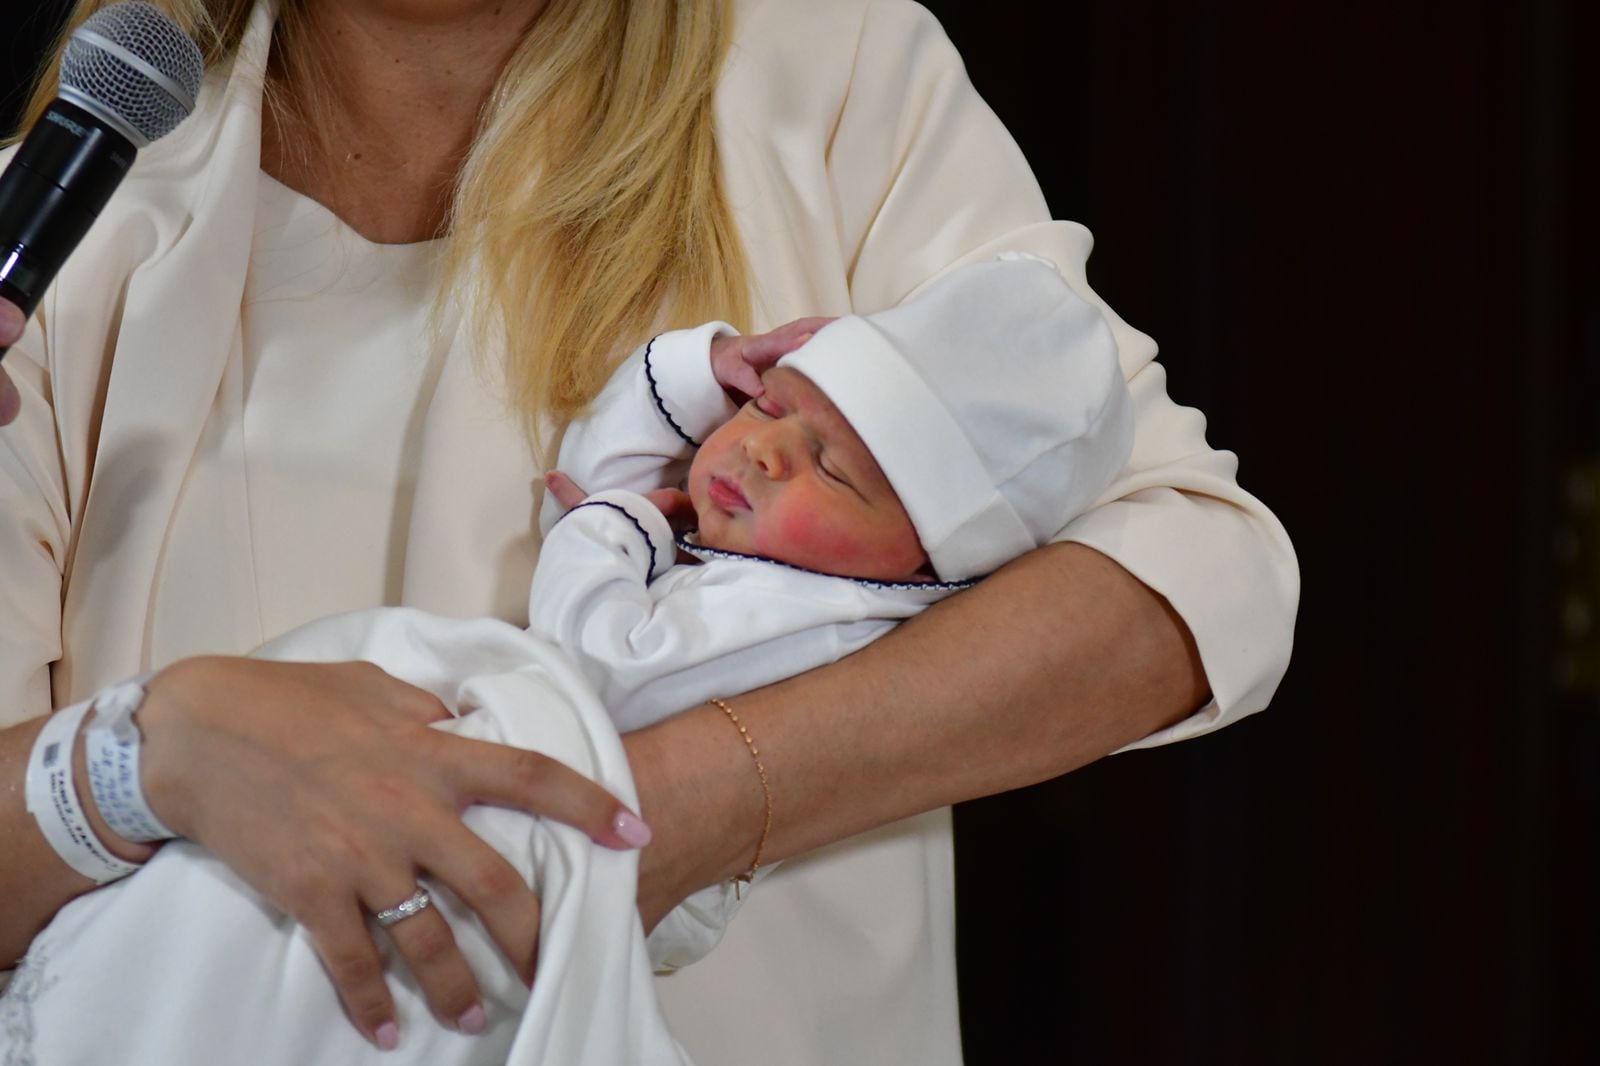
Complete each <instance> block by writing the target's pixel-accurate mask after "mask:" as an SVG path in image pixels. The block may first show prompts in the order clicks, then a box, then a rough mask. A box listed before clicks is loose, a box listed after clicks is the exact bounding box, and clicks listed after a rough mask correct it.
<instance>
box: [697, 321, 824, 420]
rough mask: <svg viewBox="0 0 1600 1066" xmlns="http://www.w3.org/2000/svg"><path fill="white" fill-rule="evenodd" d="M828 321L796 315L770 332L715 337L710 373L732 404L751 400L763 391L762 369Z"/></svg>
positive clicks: (802, 342) (712, 345) (805, 339)
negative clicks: (793, 318)
mask: <svg viewBox="0 0 1600 1066" xmlns="http://www.w3.org/2000/svg"><path fill="white" fill-rule="evenodd" d="M832 321H833V319H831V318H797V319H795V320H794V321H793V322H790V323H788V324H786V325H782V326H779V327H778V328H777V329H775V330H772V331H771V332H770V333H757V334H755V335H754V336H750V337H728V336H721V337H717V338H716V339H715V340H713V341H712V342H711V373H712V374H713V375H715V376H716V379H717V384H719V385H721V386H722V387H723V388H724V389H726V390H728V394H729V395H730V396H732V397H733V399H734V401H735V402H736V403H744V402H745V401H746V400H752V399H755V398H756V397H757V396H760V395H761V393H762V392H763V391H765V390H763V389H762V387H761V374H762V372H763V371H766V370H769V369H771V367H772V365H773V364H774V363H776V362H777V361H778V360H779V359H781V358H783V357H784V356H786V355H788V354H789V353H790V352H792V351H794V350H795V349H796V348H798V347H800V346H801V345H802V344H804V343H805V342H806V341H808V340H810V339H811V335H812V334H813V333H815V332H816V331H817V330H819V329H821V328H822V327H823V326H826V325H827V324H828V323H829V322H832Z"/></svg>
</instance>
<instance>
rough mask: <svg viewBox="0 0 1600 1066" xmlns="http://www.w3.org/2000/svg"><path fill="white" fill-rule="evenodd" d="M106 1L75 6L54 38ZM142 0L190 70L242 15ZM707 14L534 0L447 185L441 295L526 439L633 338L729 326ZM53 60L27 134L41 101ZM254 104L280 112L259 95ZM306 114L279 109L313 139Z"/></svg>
mask: <svg viewBox="0 0 1600 1066" xmlns="http://www.w3.org/2000/svg"><path fill="white" fill-rule="evenodd" d="M110 2H112V0H78V3H77V6H76V8H75V9H74V11H73V14H72V17H71V18H70V19H69V21H68V26H67V30H68V31H69V32H70V30H71V29H72V28H74V27H76V26H77V25H78V24H80V23H81V22H82V21H83V20H84V19H86V18H88V17H89V16H90V15H91V14H93V13H94V12H95V11H97V10H99V9H100V8H102V7H104V6H106V5H107V4H108V3H110ZM154 2H156V3H157V5H158V6H160V7H161V8H162V9H164V10H165V11H166V12H167V13H168V14H170V15H172V16H173V18H174V19H175V20H176V21H177V22H178V23H179V25H181V26H183V27H184V28H185V29H186V30H187V31H188V32H189V33H190V34H191V35H192V36H193V37H194V39H195V41H196V42H197V43H198V44H199V45H200V47H201V50H202V51H203V52H204V53H205V55H206V62H207V65H208V66H210V65H212V64H214V63H217V62H220V61H224V60H227V59H230V58H231V57H232V56H233V55H234V54H235V53H236V52H237V50H238V47H239V41H240V38H241V37H242V35H243V32H244V27H245V24H246V23H247V21H248V20H249V16H250V11H251V9H252V8H253V7H254V4H255V0H154ZM305 2H306V0H282V3H281V12H280V19H279V24H278V27H277V29H276V31H275V37H274V59H275V62H274V68H273V69H274V71H275V72H276V73H278V74H280V75H282V74H285V73H286V72H293V71H298V70H303V69H305V68H304V67H301V66H299V65H298V64H301V63H311V62H314V60H312V59H311V58H309V51H308V50H306V51H302V50H301V49H300V48H299V46H298V44H297V43H296V36H297V34H298V32H299V27H300V25H301V19H302V18H303V12H302V10H301V5H302V4H303V3H305ZM727 7H728V4H727V0H550V3H549V6H548V7H547V8H546V9H545V10H544V11H543V12H542V13H541V14H540V16H539V18H538V19H537V20H536V21H535V23H534V25H533V28H532V29H531V30H530V31H529V33H528V34H527V36H526V38H525V39H524V40H523V41H522V43H521V44H520V45H519V46H518V47H517V49H516V50H515V51H514V52H513V53H512V56H511V58H510V60H509V61H508V62H507V64H506V68H505V70H504V71H503V72H502V74H501V76H500V79H499V81H498V83H497V84H496V86H495V88H494V90H493V92H492V93H491V94H490V98H489V100H488V101H487V102H486V104H485V106H484V108H483V111H482V113H481V115H480V118H479V126H478V130H477V136H476V138H475V140H474V142H473V146H472V148H471V150H470V152H469V153H468V155H467V158H466V160H465V162H464V163H463V165H462V167H461V171H460V175H459V177H458V179H457V182H456V188H455V190H454V198H453V203H452V208H451V218H450V229H449V232H448V234H447V235H446V244H445V253H444V256H445V272H444V280H443V283H442V285H441V292H446V293H450V292H454V293H458V294H465V295H464V298H463V300H462V303H463V308H464V311H465V313H466V315H467V321H468V328H469V329H470V331H471V334H470V335H471V336H472V337H473V338H474V339H475V340H476V341H477V342H478V347H479V349H480V350H482V351H499V350H503V351H504V352H505V353H506V365H505V376H506V384H507V394H506V398H507V401H508V403H509V404H510V405H511V406H513V407H514V408H515V409H516V410H517V411H518V412H519V413H520V414H521V415H522V417H523V418H524V419H525V424H526V426H527V428H528V430H529V435H530V439H532V440H534V441H535V443H536V445H537V444H539V443H541V442H542V441H545V440H549V439H551V438H550V437H547V436H546V434H549V433H552V432H559V430H560V429H561V428H562V427H563V426H564V425H565V424H566V423H567V422H568V421H570V420H571V419H572V418H573V417H574V416H575V415H577V414H579V413H581V412H582V411H583V410H584V408H585V407H587V405H588V404H589V403H590V402H591V401H592V400H593V399H594V397H595V395H596V394H598V392H599V391H600V388H601V386H602V385H603V384H604V383H605V381H606V379H607V378H608V377H609V376H610V374H611V372H612V371H613V370H614V369H615V368H616V365H617V363H618V362H620V361H621V360H622V359H623V358H624V357H625V356H626V354H627V352H628V350H629V349H630V348H631V347H633V346H634V345H635V344H637V343H638V342H639V341H641V340H642V339H643V338H644V336H645V335H646V334H647V333H648V332H649V331H651V330H652V329H655V328H662V327H671V326H677V325H687V324H690V323H693V322H698V321H704V320H706V319H709V318H723V319H726V320H728V321H730V322H732V323H734V324H735V325H737V326H740V327H745V326H748V324H749V321H748V320H749V317H750V304H751V294H750V275H749V267H748V263H747V261H746V258H745V255H744V249H743V246H742V244H741V243H740V240H739V235H738V231H737V229H736V227H735V225H734V222H733V215H732V212H731V211H730V210H729V207H728V204H727V201H726V199H725V197H724V195H723V190H722V183H721V175H720V170H719V166H718V155H717V146H716V139H715V130H714V123H713V113H712V96H713V93H714V91H715V88H716V84H717V78H718V75H719V73H720V70H721V66H722V61H723V58H724V56H725V54H726V51H727V47H728V38H729V32H730V26H729V22H730V20H729V15H728V10H727ZM62 40H63V44H64V42H65V37H63V39H62ZM60 51H61V49H60V48H57V49H56V54H55V56H54V57H53V58H52V60H51V61H50V64H49V66H48V67H47V68H46V71H45V75H44V78H43V80H42V81H41V83H40V87H39V89H38V90H37V91H36V93H35V96H34V99H33V102H32V106H31V108H30V116H29V125H31V122H32V120H33V119H36V118H37V116H38V114H39V112H41V111H42V110H43V109H44V107H45V106H46V105H47V104H48V103H49V101H50V100H51V99H52V98H53V97H54V86H55V81H56V77H55V71H56V68H57V66H58V65H59V62H60ZM300 83H301V84H306V85H313V86H314V85H317V84H319V82H318V81H317V80H316V79H304V80H302V81H301V82H300ZM268 102H269V105H270V106H273V107H281V106H284V105H283V104H282V102H281V100H280V99H279V98H278V97H277V96H276V95H275V94H273V93H271V92H269V95H268ZM322 106H324V105H323V104H322V103H321V102H319V101H317V100H315V99H311V100H309V101H306V102H305V104H304V106H296V111H297V114H298V116H299V117H300V118H301V119H302V120H304V122H305V123H306V124H308V125H309V126H310V128H312V129H316V128H317V126H318V123H317V115H318V114H319V113H320V112H319V108H320V107H322ZM25 128H26V127H25ZM302 128H304V127H302ZM313 147H314V146H313ZM308 150H310V149H308Z"/></svg>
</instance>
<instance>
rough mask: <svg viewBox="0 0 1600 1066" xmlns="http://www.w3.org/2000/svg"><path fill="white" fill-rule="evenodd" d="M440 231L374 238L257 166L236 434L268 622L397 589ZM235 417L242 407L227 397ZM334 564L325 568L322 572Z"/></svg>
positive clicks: (430, 363)
mask: <svg viewBox="0 0 1600 1066" xmlns="http://www.w3.org/2000/svg"><path fill="white" fill-rule="evenodd" d="M437 245H438V242H434V241H427V242H423V243H419V244H374V243H372V242H371V241H369V240H367V239H366V238H364V237H362V236H361V235H360V234H358V233H356V232H355V230H353V229H351V228H350V227H349V226H347V225H346V224H345V223H344V222H342V221H340V220H339V218H338V217H337V216H335V215H334V214H333V213H332V212H331V211H329V210H328V209H327V208H325V207H323V206H322V205H321V204H319V203H317V202H316V201H314V200H311V199H310V198H308V197H306V196H303V195H301V194H300V193H297V192H295V191H294V190H292V189H290V188H288V187H287V186H285V185H282V184H280V183H279V182H277V181H276V180H274V179H273V178H272V177H270V176H269V175H267V174H265V173H263V174H262V175H261V181H260V183H259V191H258V194H257V207H256V227H255V242H254V245H253V247H252V248H251V251H250V273H249V276H248V278H247V279H246V282H245V292H244V313H243V339H244V408H243V412H242V417H243V423H242V425H239V424H229V425H225V426H218V427H217V428H218V430H219V431H220V432H223V433H228V434H232V433H241V432H242V433H243V443H244V459H245V477H246V495H247V497H248V502H249V511H250V544H251V548H252V553H253V558H254V561H255V573H256V596H257V599H258V604H259V610H260V614H261V629H262V633H263V635H264V636H266V637H268V638H270V637H273V636H276V635H277V634H279V633H282V632H284V631H285V630H288V629H290V628H292V627H294V626H296V625H299V624H301V623H302V622H304V621H306V620H307V619H310V618H319V617H322V616H324V615H330V614H334V613H337V612H339V611H346V610H351V609H353V608H357V607H367V606H370V605H372V604H374V603H396V602H398V601H399V592H400V581H401V578H402V564H403V562H404V559H405V555H404V531H405V526H404V523H405V521H406V519H407V517H408V516H409V513H410V510H411V500H412V495H413V492H414V489H415V486H416V453H417V449H418V448H419V447H420V439H419V429H420V420H419V419H418V417H417V412H419V411H420V410H422V409H423V408H425V407H426V406H427V404H428V402H429V400H430V399H431V398H432V396H433V391H434V385H435V383H436V382H437V380H438V375H439V366H440V359H439V352H438V351H437V350H436V348H435V346H434V345H432V344H430V343H429V336H430V335H429V330H428V325H429V322H428V317H429V306H430V301H431V300H432V295H433V291H434V284H435V282H436V280H437V275H438V264H437V261H436V258H435V255H434V252H435V250H436V248H437ZM220 417H221V418H222V419H224V420H226V421H228V422H230V423H232V422H233V421H234V419H235V418H237V417H238V412H237V411H228V410H225V411H222V412H220ZM328 572H333V573H337V574H339V575H340V580H338V581H329V580H327V579H326V576H325V575H326V573H328Z"/></svg>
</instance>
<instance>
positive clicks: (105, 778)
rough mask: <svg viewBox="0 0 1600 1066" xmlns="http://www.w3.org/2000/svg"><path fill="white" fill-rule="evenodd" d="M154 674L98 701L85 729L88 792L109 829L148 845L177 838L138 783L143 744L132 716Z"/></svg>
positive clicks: (112, 690) (116, 688)
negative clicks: (151, 807) (159, 816)
mask: <svg viewBox="0 0 1600 1066" xmlns="http://www.w3.org/2000/svg"><path fill="white" fill-rule="evenodd" d="M149 678H150V675H149V674H146V675H145V676H144V677H140V678H136V679H134V680H132V681H124V682H123V683H122V684H120V685H113V686H112V687H111V688H108V689H105V690H103V691H102V692H101V693H100V694H99V695H98V696H96V697H95V698H94V709H95V716H94V718H93V720H91V721H90V723H89V726H88V728H87V729H85V730H84V734H83V743H84V755H85V759H84V762H85V763H86V764H87V766H88V769H89V792H90V794H91V795H93V796H94V805H95V807H97V808H98V809H99V811H100V817H101V818H104V819H105V823H106V825H107V826H108V827H109V828H110V830H111V831H112V832H113V833H115V834H117V836H119V837H121V838H122V839H124V840H131V841H134V842H135V843H149V842H150V841H153V840H171V839H172V838H173V837H175V836H177V835H178V834H177V833H175V832H173V831H172V830H171V829H169V828H167V826H166V824H165V823H164V822H162V821H161V819H160V818H158V817H157V816H156V812H155V811H153V810H151V809H150V804H149V803H148V802H147V801H146V800H145V798H144V789H143V787H142V786H141V785H140V781H139V746H140V741H141V740H142V739H143V738H142V737H141V736H140V734H139V726H138V724H137V723H135V722H134V720H133V716H134V713H135V712H137V711H138V710H139V706H140V704H142V703H144V697H145V688H144V683H145V681H147V680H149Z"/></svg>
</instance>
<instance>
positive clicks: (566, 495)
mask: <svg viewBox="0 0 1600 1066" xmlns="http://www.w3.org/2000/svg"><path fill="white" fill-rule="evenodd" d="M544 487H545V488H546V489H547V490H549V492H550V495H552V496H554V497H555V498H556V502H557V503H559V504H560V505H561V506H562V507H565V508H566V509H567V510H569V511H570V510H572V509H573V508H574V507H576V506H578V504H580V503H582V502H583V501H584V500H585V499H587V498H588V495H589V494H588V493H587V492H584V491H583V489H581V488H579V487H578V483H577V482H575V481H573V480H572V479H571V478H570V477H568V476H567V475H565V474H563V473H562V472H561V471H559V470H552V471H550V472H549V473H548V474H546V475H545V476H544Z"/></svg>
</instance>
